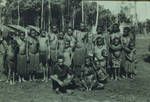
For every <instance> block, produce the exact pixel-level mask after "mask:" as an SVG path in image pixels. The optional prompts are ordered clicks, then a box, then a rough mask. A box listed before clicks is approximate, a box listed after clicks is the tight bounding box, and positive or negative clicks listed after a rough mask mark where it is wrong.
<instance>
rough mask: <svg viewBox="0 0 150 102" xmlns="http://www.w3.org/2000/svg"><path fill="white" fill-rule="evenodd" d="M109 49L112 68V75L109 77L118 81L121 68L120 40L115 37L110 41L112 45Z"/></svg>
mask: <svg viewBox="0 0 150 102" xmlns="http://www.w3.org/2000/svg"><path fill="white" fill-rule="evenodd" d="M110 49H111V66H112V75H111V77H112V78H114V79H115V80H118V79H119V77H120V67H121V59H122V56H121V52H122V46H121V39H120V37H115V38H114V39H113V40H112V44H111V45H110Z"/></svg>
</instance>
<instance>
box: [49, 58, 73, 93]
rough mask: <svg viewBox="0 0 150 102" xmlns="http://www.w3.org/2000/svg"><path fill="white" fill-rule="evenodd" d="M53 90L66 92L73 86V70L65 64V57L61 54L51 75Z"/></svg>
mask: <svg viewBox="0 0 150 102" xmlns="http://www.w3.org/2000/svg"><path fill="white" fill-rule="evenodd" d="M51 79H52V86H53V90H55V91H56V92H62V93H66V92H67V91H68V90H69V89H70V88H72V79H73V75H72V71H71V69H70V68H69V67H67V66H66V65H64V57H63V56H59V57H58V59H57V63H56V65H55V66H54V68H53V73H52V75H51Z"/></svg>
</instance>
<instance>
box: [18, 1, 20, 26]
mask: <svg viewBox="0 0 150 102" xmlns="http://www.w3.org/2000/svg"><path fill="white" fill-rule="evenodd" d="M18 25H20V4H19V0H18Z"/></svg>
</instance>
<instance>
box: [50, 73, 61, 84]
mask: <svg viewBox="0 0 150 102" xmlns="http://www.w3.org/2000/svg"><path fill="white" fill-rule="evenodd" d="M51 79H52V80H54V81H56V82H57V83H58V84H59V85H60V86H63V82H62V81H61V80H59V78H58V76H57V75H56V74H55V75H51Z"/></svg>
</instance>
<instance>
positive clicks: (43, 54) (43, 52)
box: [38, 31, 49, 82]
mask: <svg viewBox="0 0 150 102" xmlns="http://www.w3.org/2000/svg"><path fill="white" fill-rule="evenodd" d="M38 40H39V61H40V68H41V69H42V71H43V76H44V77H43V81H46V82H47V81H48V66H47V61H48V56H49V39H48V36H47V33H46V32H45V31H41V34H40V36H39V38H38Z"/></svg>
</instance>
